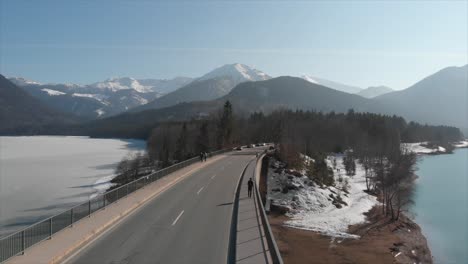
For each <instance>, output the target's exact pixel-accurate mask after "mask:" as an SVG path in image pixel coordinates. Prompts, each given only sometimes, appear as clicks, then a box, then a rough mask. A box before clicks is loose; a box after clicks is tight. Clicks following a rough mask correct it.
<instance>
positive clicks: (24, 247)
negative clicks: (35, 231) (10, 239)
mask: <svg viewBox="0 0 468 264" xmlns="http://www.w3.org/2000/svg"><path fill="white" fill-rule="evenodd" d="M25 250H26V236H25V234H24V230H23V231H22V232H21V251H22V252H23V255H24V251H25Z"/></svg>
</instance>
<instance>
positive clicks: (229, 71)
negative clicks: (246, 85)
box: [134, 63, 271, 111]
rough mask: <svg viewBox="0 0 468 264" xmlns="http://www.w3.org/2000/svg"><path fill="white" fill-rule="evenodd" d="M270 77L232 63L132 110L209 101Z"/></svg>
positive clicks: (242, 65) (248, 67)
mask: <svg viewBox="0 0 468 264" xmlns="http://www.w3.org/2000/svg"><path fill="white" fill-rule="evenodd" d="M267 79H271V77H270V76H269V75H268V74H266V73H264V72H262V71H260V70H257V69H254V68H252V67H250V66H247V65H244V64H240V63H234V64H226V65H223V66H221V67H219V68H216V69H214V70H212V71H210V72H208V73H207V74H205V75H203V76H201V77H200V78H197V79H195V80H194V81H193V82H190V83H189V84H187V85H185V86H183V87H181V88H180V89H177V90H175V91H173V92H171V93H168V94H166V95H164V96H161V97H159V98H157V99H155V100H153V101H151V102H149V103H148V104H146V105H142V106H140V107H137V108H135V109H134V111H142V110H147V109H156V108H164V107H169V106H172V105H176V104H179V103H183V102H193V101H209V100H213V99H217V98H220V97H222V96H224V95H226V94H228V93H229V92H230V91H231V90H232V89H233V88H234V87H235V86H236V85H238V84H240V83H243V82H248V81H264V80H267Z"/></svg>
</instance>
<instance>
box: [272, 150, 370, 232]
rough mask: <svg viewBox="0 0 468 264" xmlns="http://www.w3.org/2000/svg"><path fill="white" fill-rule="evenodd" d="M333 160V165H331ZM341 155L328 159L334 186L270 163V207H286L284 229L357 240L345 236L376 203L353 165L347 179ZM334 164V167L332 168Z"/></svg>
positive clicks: (363, 173)
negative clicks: (351, 174)
mask: <svg viewBox="0 0 468 264" xmlns="http://www.w3.org/2000/svg"><path fill="white" fill-rule="evenodd" d="M333 159H336V162H333ZM342 161H343V156H341V155H336V156H329V157H328V158H327V164H328V166H329V167H330V168H333V169H332V170H333V175H334V178H335V182H336V184H335V186H331V187H323V188H322V187H320V186H318V185H316V184H315V183H313V182H312V181H311V180H310V179H309V178H308V177H307V176H306V175H305V172H304V171H303V172H301V173H298V172H291V171H288V170H285V169H283V168H282V167H283V165H282V164H281V163H280V162H278V161H274V160H272V161H271V162H270V166H269V172H268V176H269V179H268V183H267V184H268V199H271V200H272V205H274V206H280V207H285V208H288V210H289V211H288V213H287V214H286V215H287V216H288V217H290V220H288V221H286V222H285V225H286V226H289V227H294V228H299V229H305V230H311V231H316V232H320V233H322V234H324V235H328V236H331V237H342V238H359V236H357V235H353V234H348V233H347V230H348V227H349V226H350V225H355V224H360V223H363V222H365V221H366V216H365V215H364V213H366V212H368V211H369V210H370V209H371V208H372V207H373V206H375V205H376V204H378V202H377V198H376V197H375V196H372V195H369V194H367V193H365V192H364V190H366V181H365V172H364V169H363V167H362V166H361V165H360V164H356V175H354V176H347V175H346V173H345V169H344V166H343V162H342ZM333 164H336V166H335V167H333Z"/></svg>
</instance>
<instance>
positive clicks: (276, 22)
mask: <svg viewBox="0 0 468 264" xmlns="http://www.w3.org/2000/svg"><path fill="white" fill-rule="evenodd" d="M467 13H468V4H467V1H458V2H457V1H444V2H435V1H428V2H424V1H401V2H395V1H392V2H383V1H378V2H376V1H354V2H353V1H343V2H339V1H330V2H328V3H327V2H319V1H288V2H280V1H254V2H252V1H165V2H162V1H160V2H156V1H130V0H129V1H117V0H115V1H91V0H88V1H78V0H77V1H59V0H57V1H22V0H11V1H10V0H0V73H1V74H4V75H7V76H23V77H26V78H29V79H33V80H37V81H40V82H75V83H82V84H83V83H91V82H95V81H100V80H103V79H106V78H108V77H113V76H131V77H136V78H171V77H174V76H179V75H183V76H191V77H197V76H199V75H202V74H204V73H206V72H208V71H210V70H212V69H213V68H215V67H217V66H220V65H223V64H226V63H234V62H240V63H244V64H248V65H251V66H254V67H256V68H258V69H260V70H263V71H265V72H266V73H268V74H270V75H273V76H279V75H293V76H294V75H295V76H297V75H301V74H311V75H314V76H318V77H322V78H327V79H330V80H334V81H339V82H343V83H347V84H352V85H357V86H361V87H367V86H370V85H381V84H382V85H388V86H390V87H393V88H396V89H403V88H406V87H408V86H410V85H412V84H413V83H415V82H416V81H418V80H420V79H421V78H423V77H425V76H427V75H429V74H432V73H434V72H435V71H437V70H439V69H441V68H444V67H447V66H452V65H457V66H461V65H464V64H467V49H468V41H467V38H468V28H467V27H468V26H467V25H468V21H467Z"/></svg>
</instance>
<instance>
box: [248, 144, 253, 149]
mask: <svg viewBox="0 0 468 264" xmlns="http://www.w3.org/2000/svg"><path fill="white" fill-rule="evenodd" d="M247 147H248V148H253V147H255V146H254V144H249V145H248V146H247Z"/></svg>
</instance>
